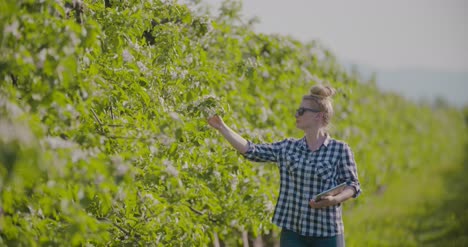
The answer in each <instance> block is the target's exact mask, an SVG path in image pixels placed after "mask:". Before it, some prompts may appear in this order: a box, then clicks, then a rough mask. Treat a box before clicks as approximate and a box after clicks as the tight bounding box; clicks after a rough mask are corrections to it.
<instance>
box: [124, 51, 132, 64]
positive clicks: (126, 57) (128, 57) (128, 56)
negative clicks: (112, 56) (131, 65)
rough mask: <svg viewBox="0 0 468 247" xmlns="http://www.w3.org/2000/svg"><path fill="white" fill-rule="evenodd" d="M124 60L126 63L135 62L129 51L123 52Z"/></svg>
mask: <svg viewBox="0 0 468 247" xmlns="http://www.w3.org/2000/svg"><path fill="white" fill-rule="evenodd" d="M122 58H123V60H124V62H132V61H133V56H132V54H131V53H130V52H129V51H128V50H127V49H125V50H123V51H122Z"/></svg>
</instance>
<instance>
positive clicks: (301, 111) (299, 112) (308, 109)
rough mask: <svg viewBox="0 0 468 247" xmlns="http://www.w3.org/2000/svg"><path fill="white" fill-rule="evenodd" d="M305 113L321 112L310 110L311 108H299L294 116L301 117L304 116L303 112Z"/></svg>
mask: <svg viewBox="0 0 468 247" xmlns="http://www.w3.org/2000/svg"><path fill="white" fill-rule="evenodd" d="M306 111H311V112H321V111H319V110H316V109H312V108H305V107H300V108H299V109H297V110H296V115H298V116H302V115H304V112H306Z"/></svg>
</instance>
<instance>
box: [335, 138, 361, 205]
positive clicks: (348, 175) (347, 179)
mask: <svg viewBox="0 0 468 247" xmlns="http://www.w3.org/2000/svg"><path fill="white" fill-rule="evenodd" d="M338 180H339V183H346V184H347V185H348V186H351V187H353V188H354V190H355V193H354V195H353V197H354V198H356V197H358V196H359V195H360V194H361V185H360V183H359V180H358V174H357V167H356V161H354V154H353V152H352V151H351V148H350V147H349V145H348V144H345V145H344V148H343V151H342V152H341V160H340V164H339V167H338Z"/></svg>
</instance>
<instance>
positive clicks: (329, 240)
mask: <svg viewBox="0 0 468 247" xmlns="http://www.w3.org/2000/svg"><path fill="white" fill-rule="evenodd" d="M280 246H281V247H344V246H345V242H344V235H343V234H340V235H336V236H333V237H307V236H302V235H300V234H298V233H295V232H293V231H290V230H286V229H283V230H282V231H281V238H280Z"/></svg>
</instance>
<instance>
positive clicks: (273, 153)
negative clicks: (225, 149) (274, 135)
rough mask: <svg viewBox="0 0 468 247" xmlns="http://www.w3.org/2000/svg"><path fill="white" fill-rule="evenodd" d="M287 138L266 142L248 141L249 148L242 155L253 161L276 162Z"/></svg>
mask: <svg viewBox="0 0 468 247" xmlns="http://www.w3.org/2000/svg"><path fill="white" fill-rule="evenodd" d="M286 142H287V139H285V140H283V141H280V142H275V143H268V144H254V143H252V142H250V141H248V144H249V148H248V150H247V152H245V153H244V157H245V158H246V159H248V160H250V161H255V162H278V160H279V156H280V153H281V150H282V149H283V148H284V146H285V145H286Z"/></svg>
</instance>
